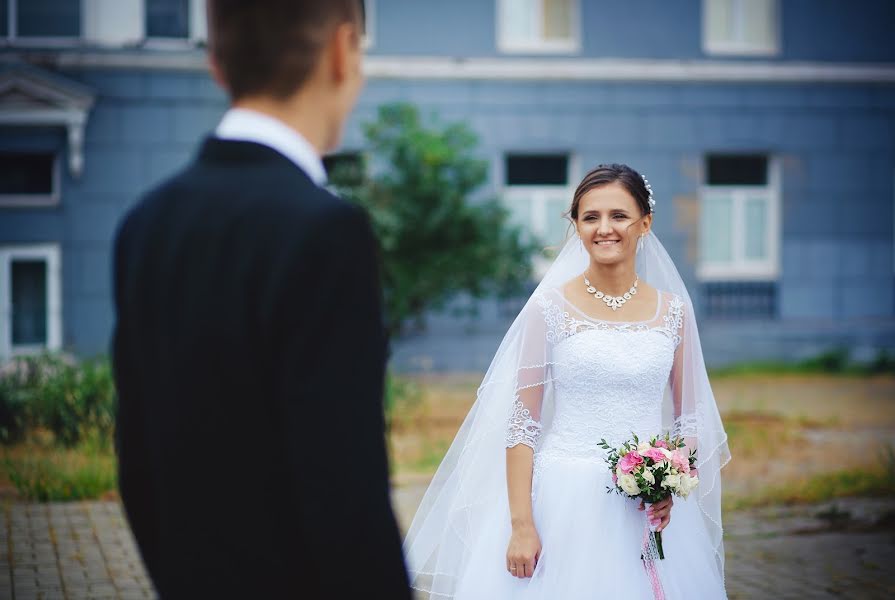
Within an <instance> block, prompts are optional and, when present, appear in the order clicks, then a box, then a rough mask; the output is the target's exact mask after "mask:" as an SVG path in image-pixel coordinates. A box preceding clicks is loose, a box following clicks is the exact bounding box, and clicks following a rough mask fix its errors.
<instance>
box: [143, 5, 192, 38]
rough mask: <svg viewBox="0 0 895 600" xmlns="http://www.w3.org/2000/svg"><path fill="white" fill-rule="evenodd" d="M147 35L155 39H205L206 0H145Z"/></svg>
mask: <svg viewBox="0 0 895 600" xmlns="http://www.w3.org/2000/svg"><path fill="white" fill-rule="evenodd" d="M144 10H145V18H146V37H147V38H149V39H153V40H162V41H163V40H192V41H204V40H205V38H206V37H207V28H206V22H205V2H204V0H145V8H144Z"/></svg>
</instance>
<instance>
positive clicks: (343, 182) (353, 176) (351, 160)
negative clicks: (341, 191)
mask: <svg viewBox="0 0 895 600" xmlns="http://www.w3.org/2000/svg"><path fill="white" fill-rule="evenodd" d="M323 168H324V169H326V176H327V179H328V180H329V182H330V184H332V185H333V186H334V187H336V188H339V187H354V186H357V185H360V184H361V183H363V181H364V177H365V175H366V163H365V161H364V156H363V154H361V153H360V152H338V153H336V154H329V155H327V156H324V157H323Z"/></svg>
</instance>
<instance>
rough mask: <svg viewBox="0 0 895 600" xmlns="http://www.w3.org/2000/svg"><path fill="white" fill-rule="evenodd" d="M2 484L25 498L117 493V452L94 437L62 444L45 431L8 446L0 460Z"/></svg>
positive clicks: (73, 497) (58, 498) (48, 499)
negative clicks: (61, 446)
mask: <svg viewBox="0 0 895 600" xmlns="http://www.w3.org/2000/svg"><path fill="white" fill-rule="evenodd" d="M0 487H7V489H8V488H9V487H12V488H14V489H15V491H16V492H17V494H18V495H19V496H20V497H21V498H22V499H25V500H32V501H40V502H55V501H67V500H86V499H94V498H99V497H102V496H105V495H109V494H114V491H115V490H116V489H117V468H116V461H115V455H114V453H113V452H112V450H111V449H110V448H109V447H108V444H104V443H98V440H97V439H96V438H95V437H91V438H90V439H87V440H84V441H83V442H81V443H80V444H78V445H77V446H75V447H73V448H67V449H66V448H60V447H58V446H56V445H55V444H53V443H52V442H51V441H50V437H49V436H47V435H46V433H45V432H35V433H34V434H32V435H30V436H29V437H28V438H27V439H26V441H24V442H22V443H20V444H16V445H15V446H12V447H6V448H5V449H4V452H3V458H2V461H0Z"/></svg>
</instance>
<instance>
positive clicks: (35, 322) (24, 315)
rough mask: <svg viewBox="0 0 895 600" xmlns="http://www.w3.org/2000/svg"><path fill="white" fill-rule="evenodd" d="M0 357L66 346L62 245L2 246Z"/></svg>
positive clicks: (0, 272)
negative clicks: (61, 280)
mask: <svg viewBox="0 0 895 600" xmlns="http://www.w3.org/2000/svg"><path fill="white" fill-rule="evenodd" d="M0 281H2V282H3V285H2V286H0V290H2V291H0V319H2V323H0V325H2V326H0V331H2V332H3V333H2V335H0V358H8V357H9V356H12V355H14V354H22V353H30V352H40V351H43V350H58V349H59V348H60V347H61V345H62V304H61V294H60V287H61V286H60V268H59V247H58V246H56V245H52V244H48V245H39V246H18V247H0Z"/></svg>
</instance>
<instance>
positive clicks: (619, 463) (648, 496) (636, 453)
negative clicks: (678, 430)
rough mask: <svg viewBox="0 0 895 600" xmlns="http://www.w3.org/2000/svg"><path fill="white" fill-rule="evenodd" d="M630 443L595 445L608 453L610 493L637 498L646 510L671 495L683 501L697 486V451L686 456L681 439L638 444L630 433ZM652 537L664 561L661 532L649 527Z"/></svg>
mask: <svg viewBox="0 0 895 600" xmlns="http://www.w3.org/2000/svg"><path fill="white" fill-rule="evenodd" d="M631 435H633V436H634V437H633V440H628V441H626V442H625V443H624V444H623V445H622V446H621V448H613V447H611V446H610V445H609V443H608V442H607V441H606V440H605V439H601V440H600V443H599V444H598V445H599V446H600V447H601V448H604V449H606V450H608V451H609V454H608V456H607V457H606V462H607V463H609V469H610V471H611V472H612V482H613V483H614V484H615V485H614V486H607V488H606V489H607V491H608V492H609V493H611V492H616V493H618V494H622V495H624V496H627V497H629V498H640V499H642V500H643V502H644V503H645V504H646V506H647V508H649V506H650V505H651V504H652V503H654V502H659V501H661V500H664V499H665V498H668V497H669V496H671V495H672V494H674V495H675V496H680V497H681V498H686V497H687V496H689V495H690V492H691V491H693V488H695V487H696V486H697V484H698V483H699V478H698V477H697V475H696V468H695V465H696V450H691V451H690V452H689V453H687V448H686V446H685V445H684V440H683V439H682V438H681V437H675V438H672V437H670V435H669V434H667V433H666V434H665V436H664V437H659V436H655V437H653V438H652V439H650V441H648V442H646V441H643V442H642V441H640V439H639V438H638V437H637V435H636V434H634V433H633V432H632V433H631ZM649 529H650V532H652V535H653V536H654V537H655V540H656V549H657V550H658V553H659V558H660V559H662V558H665V553H664V551H663V550H662V532H661V531H656V530H655V526H653V525H652V524H649Z"/></svg>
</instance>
